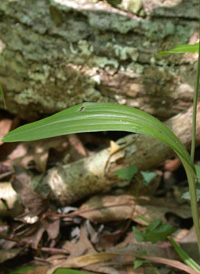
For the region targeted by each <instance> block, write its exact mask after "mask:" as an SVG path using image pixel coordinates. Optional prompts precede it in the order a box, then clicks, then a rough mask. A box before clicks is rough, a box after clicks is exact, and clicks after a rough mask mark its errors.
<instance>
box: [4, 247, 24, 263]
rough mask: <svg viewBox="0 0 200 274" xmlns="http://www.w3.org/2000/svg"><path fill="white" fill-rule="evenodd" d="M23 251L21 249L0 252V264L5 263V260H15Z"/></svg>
mask: <svg viewBox="0 0 200 274" xmlns="http://www.w3.org/2000/svg"><path fill="white" fill-rule="evenodd" d="M22 250H23V248H22V247H18V248H13V249H9V250H1V252H0V263H3V262H5V261H6V260H10V259H13V258H15V257H16V256H17V255H19V253H20V252H21V251H22Z"/></svg>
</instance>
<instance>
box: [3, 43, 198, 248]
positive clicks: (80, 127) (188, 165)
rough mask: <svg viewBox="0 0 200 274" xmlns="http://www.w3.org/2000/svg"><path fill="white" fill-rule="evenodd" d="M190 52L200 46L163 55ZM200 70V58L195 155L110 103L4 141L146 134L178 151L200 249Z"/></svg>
mask: <svg viewBox="0 0 200 274" xmlns="http://www.w3.org/2000/svg"><path fill="white" fill-rule="evenodd" d="M186 52H192V53H199V43H197V44H195V45H182V46H178V47H176V48H174V49H173V50H170V51H164V52H161V53H159V55H163V54H169V53H171V54H172V53H186ZM199 71H200V65H199V58H198V69H197V77H196V86H195V94H194V108H193V133H192V136H193V137H192V146H191V147H192V148H191V155H189V153H188V151H187V150H186V148H185V147H184V146H183V144H182V143H181V141H180V140H179V139H178V138H177V137H176V136H175V135H174V133H173V132H172V131H171V130H169V128H167V127H166V126H165V125H164V124H163V123H162V122H160V121H159V120H157V119H156V118H154V117H153V116H151V115H149V114H147V113H145V112H143V111H141V110H138V109H135V108H132V107H128V106H123V105H118V104H110V103H82V104H80V105H76V106H73V107H70V108H68V109H66V110H63V111H61V112H59V113H57V114H55V115H52V116H50V117H48V118H45V119H42V120H40V121H37V122H33V123H30V124H27V125H24V126H22V127H19V128H17V129H15V130H13V131H11V132H10V133H8V134H7V135H6V136H4V138H3V140H2V141H3V142H18V141H33V140H38V139H44V138H49V137H55V136H59V135H65V134H71V133H81V132H95V131H113V130H115V131H128V132H134V133H140V134H146V135H149V136H152V137H155V138H157V139H159V140H160V141H162V142H164V143H165V144H167V145H168V146H169V147H171V148H172V149H173V150H174V151H175V152H176V154H177V155H178V157H179V158H180V160H181V162H182V164H183V166H184V168H185V171H186V175H187V179H188V184H189V192H190V197H191V199H190V200H191V210H192V216H193V222H194V226H195V231H196V236H197V241H198V246H199V249H200V224H199V214H198V206H197V198H196V171H195V166H194V151H195V134H196V106H197V96H198V87H199Z"/></svg>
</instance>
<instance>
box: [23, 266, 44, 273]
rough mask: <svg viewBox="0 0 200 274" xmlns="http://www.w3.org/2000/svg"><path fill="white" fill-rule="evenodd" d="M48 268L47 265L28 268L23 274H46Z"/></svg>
mask: <svg viewBox="0 0 200 274" xmlns="http://www.w3.org/2000/svg"><path fill="white" fill-rule="evenodd" d="M48 269H49V267H48V266H39V267H36V268H34V269H31V270H28V271H26V272H24V273H23V274H46V273H47V270H48Z"/></svg>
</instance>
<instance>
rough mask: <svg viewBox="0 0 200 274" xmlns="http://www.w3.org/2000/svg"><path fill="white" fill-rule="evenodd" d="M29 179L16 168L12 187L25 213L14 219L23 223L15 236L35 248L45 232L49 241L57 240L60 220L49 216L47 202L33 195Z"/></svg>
mask: <svg viewBox="0 0 200 274" xmlns="http://www.w3.org/2000/svg"><path fill="white" fill-rule="evenodd" d="M30 178H31V176H30V175H29V173H28V172H27V171H26V170H24V169H23V168H16V178H15V180H14V181H13V183H12V185H13V188H14V189H15V191H16V192H17V193H18V195H19V197H20V199H21V201H22V204H23V205H24V207H25V213H24V214H22V215H20V216H19V217H17V218H15V219H16V220H18V221H21V222H23V223H24V225H20V226H19V227H18V229H17V230H16V235H17V236H18V238H21V239H22V240H23V242H28V243H29V244H31V246H32V247H33V248H37V246H38V244H39V242H40V240H41V238H42V235H43V233H44V232H45V231H46V232H47V234H48V236H49V239H55V238H57V236H58V234H59V229H60V219H59V217H56V216H53V214H51V213H53V212H52V211H51V209H50V208H49V203H48V200H47V199H44V198H42V197H41V196H40V195H38V194H37V193H35V192H34V191H33V190H32V188H31V187H30V186H29V184H28V183H29V181H30ZM19 231H20V233H19Z"/></svg>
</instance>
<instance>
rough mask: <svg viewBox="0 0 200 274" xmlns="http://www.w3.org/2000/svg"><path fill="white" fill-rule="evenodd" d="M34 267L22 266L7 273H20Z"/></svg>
mask: <svg viewBox="0 0 200 274" xmlns="http://www.w3.org/2000/svg"><path fill="white" fill-rule="evenodd" d="M34 268H35V267H34V266H26V267H22V268H19V269H17V270H14V271H11V272H10V273H9V274H22V273H24V272H26V271H28V270H32V269H34Z"/></svg>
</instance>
